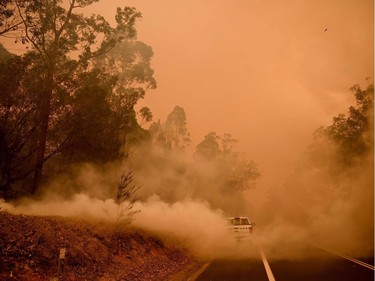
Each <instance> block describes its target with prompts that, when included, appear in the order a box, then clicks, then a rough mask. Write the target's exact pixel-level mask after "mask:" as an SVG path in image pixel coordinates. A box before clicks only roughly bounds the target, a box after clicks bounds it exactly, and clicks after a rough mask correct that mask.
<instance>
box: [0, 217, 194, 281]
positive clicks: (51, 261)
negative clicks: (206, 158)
mask: <svg viewBox="0 0 375 281" xmlns="http://www.w3.org/2000/svg"><path fill="white" fill-rule="evenodd" d="M60 248H66V257H65V259H63V260H61V261H62V263H61V275H60V280H69V281H70V280H90V281H91V280H101V281H108V280H116V281H118V280H129V281H140V280H142V281H143V280H145V281H146V280H152V281H158V280H160V281H165V280H167V279H168V277H169V276H171V275H172V274H175V273H176V272H178V271H180V270H181V269H182V268H183V267H185V266H186V265H188V264H189V263H191V260H190V258H189V257H188V255H187V253H186V252H184V251H182V250H179V249H176V248H174V247H172V246H166V245H165V244H164V243H163V242H162V241H161V240H160V239H157V238H154V237H151V236H149V235H147V234H144V233H139V232H135V231H131V230H121V231H120V230H117V231H114V230H113V226H112V227H111V226H110V225H103V224H101V225H100V224H91V223H88V222H83V221H77V220H67V219H63V218H59V217H36V216H24V215H11V214H9V213H7V212H0V280H28V281H34V280H51V278H53V277H54V276H57V267H58V266H57V264H58V257H59V251H60Z"/></svg>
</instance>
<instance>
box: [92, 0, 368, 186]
mask: <svg viewBox="0 0 375 281" xmlns="http://www.w3.org/2000/svg"><path fill="white" fill-rule="evenodd" d="M117 6H132V7H135V8H136V9H137V10H138V11H140V12H142V14H143V18H142V19H141V20H140V21H139V22H138V23H137V30H138V39H139V40H141V41H143V42H145V43H146V44H148V45H150V46H151V47H152V48H153V51H154V56H153V59H152V67H153V69H154V70H155V78H156V80H157V82H158V88H157V89H156V90H150V91H149V92H148V93H147V94H146V97H145V99H144V100H143V101H142V102H141V103H140V104H139V106H147V107H149V108H150V109H151V111H152V112H153V115H154V121H157V120H158V119H160V120H161V121H162V122H163V121H165V118H166V116H167V115H168V114H169V113H170V112H171V111H172V109H173V108H174V106H175V105H179V106H181V107H183V108H184V109H185V112H186V114H187V123H188V129H189V131H190V133H191V137H192V142H193V143H192V147H193V148H192V151H193V149H194V147H195V145H196V144H197V143H199V142H200V141H201V140H203V138H204V136H205V135H206V134H207V133H209V132H211V131H215V132H216V133H218V134H219V135H222V134H223V133H230V134H232V136H233V137H234V138H236V139H238V140H239V143H238V147H237V149H238V150H240V151H243V152H245V153H246V155H247V156H248V158H250V159H253V160H254V161H255V162H256V163H258V165H259V168H260V170H261V172H262V178H263V180H262V181H264V182H265V183H266V184H271V183H272V184H273V183H280V181H281V180H282V179H283V177H284V176H285V175H287V174H288V173H289V170H290V169H291V168H292V165H293V163H294V162H295V161H296V160H297V159H298V157H299V156H300V155H301V154H302V153H303V152H304V151H305V149H306V147H307V145H308V144H309V143H310V142H311V140H312V133H313V132H314V130H315V129H317V128H318V127H319V126H322V125H323V126H326V125H328V124H330V122H331V120H332V117H333V116H334V115H336V114H338V113H345V112H346V110H347V108H348V106H349V105H350V104H351V103H352V102H353V97H352V95H351V94H350V92H349V88H350V87H351V86H353V85H354V84H361V85H363V86H364V87H366V86H367V83H372V82H373V75H374V3H373V1H370V0H329V1H327V0H309V1H307V0H285V1H278V0H262V1H260V0H246V1H245V0H232V1H228V0H215V1H214V0H204V1H202V0H189V1H187V0H185V1H183V0H178V1H176V0H124V1H122V0H105V1H104V0H102V1H99V2H98V3H96V4H95V5H93V6H92V7H91V8H90V10H89V12H92V13H99V14H102V15H104V16H105V17H107V18H108V20H111V18H113V16H114V12H115V9H116V7H117ZM366 77H370V80H369V82H367V81H366V80H365V78H366Z"/></svg>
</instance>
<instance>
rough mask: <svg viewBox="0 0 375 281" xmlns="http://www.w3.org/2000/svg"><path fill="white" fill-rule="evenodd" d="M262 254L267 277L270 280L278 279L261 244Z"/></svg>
mask: <svg viewBox="0 0 375 281" xmlns="http://www.w3.org/2000/svg"><path fill="white" fill-rule="evenodd" d="M259 251H260V256H261V257H262V261H263V265H264V268H265V269H266V273H267V277H268V280H269V281H276V279H275V277H274V276H273V274H272V270H271V267H270V265H269V264H268V261H267V259H266V255H265V254H264V253H263V250H262V248H261V247H260V246H259Z"/></svg>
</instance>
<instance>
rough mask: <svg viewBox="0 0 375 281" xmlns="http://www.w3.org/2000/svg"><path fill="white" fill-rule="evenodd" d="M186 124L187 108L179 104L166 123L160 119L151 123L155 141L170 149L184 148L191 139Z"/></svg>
mask: <svg viewBox="0 0 375 281" xmlns="http://www.w3.org/2000/svg"><path fill="white" fill-rule="evenodd" d="M186 124H187V122H186V113H185V110H184V109H183V108H182V107H181V106H178V105H177V106H175V107H174V109H173V110H172V112H171V113H169V115H168V116H167V119H166V121H165V123H164V124H161V123H160V121H159V122H158V123H155V122H154V123H153V124H151V126H150V133H151V135H152V137H153V140H154V142H155V143H157V144H159V145H161V146H164V147H168V148H170V149H177V150H178V149H179V150H184V149H185V148H186V147H187V146H188V145H189V144H190V141H191V140H190V133H189V131H188V129H187V126H186Z"/></svg>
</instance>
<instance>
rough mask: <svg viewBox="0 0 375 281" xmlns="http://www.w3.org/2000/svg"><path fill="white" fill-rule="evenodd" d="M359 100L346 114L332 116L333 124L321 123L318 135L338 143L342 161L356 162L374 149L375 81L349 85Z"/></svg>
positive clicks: (347, 162)
mask: <svg viewBox="0 0 375 281" xmlns="http://www.w3.org/2000/svg"><path fill="white" fill-rule="evenodd" d="M350 90H351V92H352V93H353V94H354V97H355V100H356V104H355V105H354V106H350V107H349V110H348V112H347V113H346V114H339V115H337V116H335V117H334V118H333V122H332V124H331V125H329V126H327V127H321V128H320V129H319V130H318V132H317V135H318V136H320V137H325V138H327V139H328V140H330V141H332V142H333V143H334V144H335V145H336V147H337V158H338V161H340V162H341V163H342V164H345V165H349V166H350V165H353V164H355V162H356V161H357V160H360V159H361V158H363V157H364V156H366V155H367V154H368V153H369V152H371V151H373V145H374V127H373V126H374V123H373V118H374V85H373V84H371V85H369V86H368V87H367V88H366V89H365V90H362V89H361V87H360V86H359V85H354V86H353V87H352V88H350Z"/></svg>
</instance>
